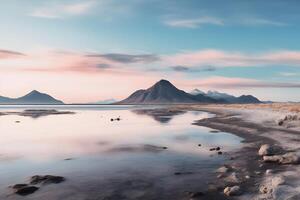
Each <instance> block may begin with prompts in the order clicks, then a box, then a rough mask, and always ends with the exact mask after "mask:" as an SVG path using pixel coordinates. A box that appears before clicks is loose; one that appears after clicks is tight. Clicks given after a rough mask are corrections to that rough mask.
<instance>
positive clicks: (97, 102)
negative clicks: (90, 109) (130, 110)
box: [88, 99, 117, 104]
mask: <svg viewBox="0 0 300 200" xmlns="http://www.w3.org/2000/svg"><path fill="white" fill-rule="evenodd" d="M115 102H117V100H116V99H104V100H100V101H96V102H92V103H88V104H112V103H115Z"/></svg>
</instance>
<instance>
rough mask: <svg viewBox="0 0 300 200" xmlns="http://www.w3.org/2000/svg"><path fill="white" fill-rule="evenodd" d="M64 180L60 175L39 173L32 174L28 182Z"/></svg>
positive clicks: (42, 182) (45, 182) (56, 181)
mask: <svg viewBox="0 0 300 200" xmlns="http://www.w3.org/2000/svg"><path fill="white" fill-rule="evenodd" d="M63 181H65V178H64V177H62V176H52V175H45V176H41V175H35V176H32V177H31V179H30V184H33V185H35V184H51V183H55V184H57V183H61V182H63Z"/></svg>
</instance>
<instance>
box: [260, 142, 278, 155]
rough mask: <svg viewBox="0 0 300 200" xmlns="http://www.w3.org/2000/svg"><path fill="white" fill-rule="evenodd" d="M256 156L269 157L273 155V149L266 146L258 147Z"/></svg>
mask: <svg viewBox="0 0 300 200" xmlns="http://www.w3.org/2000/svg"><path fill="white" fill-rule="evenodd" d="M258 155H260V156H271V155H274V148H273V147H271V146H270V145H268V144H264V145H262V146H261V147H260V149H259V151H258Z"/></svg>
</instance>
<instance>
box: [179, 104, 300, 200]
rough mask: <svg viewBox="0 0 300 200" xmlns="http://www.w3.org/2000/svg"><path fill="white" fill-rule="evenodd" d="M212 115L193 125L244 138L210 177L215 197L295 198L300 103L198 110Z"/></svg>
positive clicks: (299, 184)
mask: <svg viewBox="0 0 300 200" xmlns="http://www.w3.org/2000/svg"><path fill="white" fill-rule="evenodd" d="M184 109H192V110H203V111H209V112H212V113H215V114H216V116H215V117H213V118H208V119H203V120H199V121H197V122H196V123H195V124H196V125H201V126H207V127H210V128H214V129H219V130H222V131H227V132H230V133H233V134H236V135H238V136H241V137H243V138H244V141H243V143H244V145H243V148H242V149H241V150H240V151H239V152H229V154H230V155H231V159H230V161H228V162H227V163H225V164H224V166H223V167H221V168H220V169H219V170H217V172H216V176H217V177H216V182H215V183H214V187H215V192H223V193H224V195H226V196H229V197H230V199H231V198H233V199H255V200H262V199H270V200H272V199H276V200H281V199H282V200H296V199H300V177H299V172H300V148H299V147H300V104H258V105H253V104H249V105H201V106H190V107H189V108H188V107H185V108H184Z"/></svg>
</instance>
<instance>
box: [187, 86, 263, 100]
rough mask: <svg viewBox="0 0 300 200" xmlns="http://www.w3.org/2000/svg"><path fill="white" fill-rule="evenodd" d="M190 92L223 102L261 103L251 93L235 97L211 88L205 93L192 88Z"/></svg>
mask: <svg viewBox="0 0 300 200" xmlns="http://www.w3.org/2000/svg"><path fill="white" fill-rule="evenodd" d="M190 94H193V95H197V94H202V95H205V96H207V97H210V98H213V99H217V100H220V101H224V102H225V103H262V102H261V101H260V100H259V99H257V98H256V97H254V96H252V95H241V96H239V97H236V96H233V95H231V94H227V93H221V92H218V91H211V90H209V91H208V92H207V93H205V92H203V91H201V90H199V89H194V90H192V91H191V92H190Z"/></svg>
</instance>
